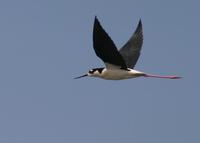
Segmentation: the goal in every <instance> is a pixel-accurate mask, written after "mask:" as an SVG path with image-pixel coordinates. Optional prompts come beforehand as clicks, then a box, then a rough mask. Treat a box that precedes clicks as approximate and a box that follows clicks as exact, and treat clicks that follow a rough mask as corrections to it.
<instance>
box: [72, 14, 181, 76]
mask: <svg viewBox="0 0 200 143" xmlns="http://www.w3.org/2000/svg"><path fill="white" fill-rule="evenodd" d="M142 44H143V30H142V21H141V19H140V21H139V23H138V25H137V28H136V30H135V32H134V33H133V35H132V36H131V38H130V39H129V40H128V42H127V43H126V44H125V45H124V46H123V47H122V48H121V49H120V50H119V51H118V49H117V47H116V46H115V44H114V42H113V41H112V39H111V38H110V37H109V35H108V34H107V33H106V31H105V30H104V29H103V27H102V26H101V24H100V22H99V20H98V19H97V17H96V16H95V20H94V27H93V48H94V51H95V53H96V55H97V56H98V57H99V58H100V59H101V60H102V61H103V62H104V64H105V67H101V68H94V69H91V70H89V72H88V73H86V74H84V75H82V76H79V77H76V78H74V79H78V78H82V77H86V76H89V77H98V78H102V79H106V80H122V79H129V78H136V77H154V78H167V79H179V78H181V77H178V76H160V75H153V74H147V73H145V72H142V71H138V70H135V69H133V68H134V66H135V65H136V63H137V61H138V58H139V56H140V51H141V48H142Z"/></svg>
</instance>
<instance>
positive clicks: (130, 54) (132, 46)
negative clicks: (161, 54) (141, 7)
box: [119, 20, 143, 68]
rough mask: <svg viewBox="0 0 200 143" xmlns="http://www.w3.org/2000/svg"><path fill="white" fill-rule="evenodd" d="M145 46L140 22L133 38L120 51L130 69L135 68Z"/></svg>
mask: <svg viewBox="0 0 200 143" xmlns="http://www.w3.org/2000/svg"><path fill="white" fill-rule="evenodd" d="M142 44H143V31H142V21H141V20H140V21H139V23H138V26H137V28H136V30H135V32H134V34H133V35H132V36H131V38H130V39H129V41H128V42H127V43H126V44H125V45H124V46H123V47H122V48H121V49H120V50H119V52H120V54H121V55H122V57H123V59H124V60H125V62H126V66H127V67H128V68H133V67H134V66H135V64H136V63H137V60H138V58H139V56H140V51H141V48H142Z"/></svg>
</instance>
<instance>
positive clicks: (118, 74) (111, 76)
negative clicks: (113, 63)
mask: <svg viewBox="0 0 200 143" xmlns="http://www.w3.org/2000/svg"><path fill="white" fill-rule="evenodd" d="M142 75H144V73H143V72H140V71H136V70H133V69H130V70H129V71H128V70H122V69H112V70H110V69H105V70H103V71H102V74H101V76H99V77H100V78H103V79H107V80H121V79H128V78H136V77H139V76H142Z"/></svg>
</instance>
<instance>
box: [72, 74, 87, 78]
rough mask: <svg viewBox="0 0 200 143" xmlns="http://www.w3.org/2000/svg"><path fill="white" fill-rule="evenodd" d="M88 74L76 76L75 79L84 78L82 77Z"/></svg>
mask: <svg viewBox="0 0 200 143" xmlns="http://www.w3.org/2000/svg"><path fill="white" fill-rule="evenodd" d="M86 76H88V74H84V75H82V76H78V77H75V78H74V79H78V78H82V77H86Z"/></svg>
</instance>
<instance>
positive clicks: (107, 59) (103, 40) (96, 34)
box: [93, 17, 127, 69]
mask: <svg viewBox="0 0 200 143" xmlns="http://www.w3.org/2000/svg"><path fill="white" fill-rule="evenodd" d="M93 47H94V51H95V53H96V55H97V56H98V57H99V58H100V59H102V60H103V62H104V63H105V65H106V67H107V68H113V66H114V67H115V66H116V67H119V68H123V69H126V68H127V67H126V63H125V61H124V59H123V57H122V56H121V55H120V53H119V51H118V50H117V48H116V46H115V44H114V42H113V41H112V39H111V38H110V37H109V35H108V34H107V33H106V31H105V30H104V29H103V28H102V26H101V24H100V22H99V21H98V19H97V17H95V20H94V28H93ZM110 65H113V66H110Z"/></svg>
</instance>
